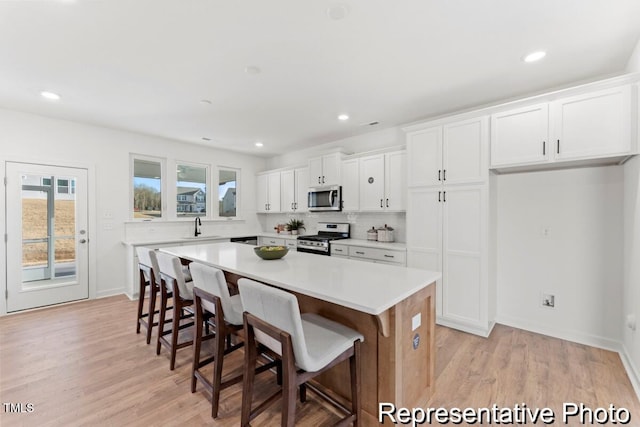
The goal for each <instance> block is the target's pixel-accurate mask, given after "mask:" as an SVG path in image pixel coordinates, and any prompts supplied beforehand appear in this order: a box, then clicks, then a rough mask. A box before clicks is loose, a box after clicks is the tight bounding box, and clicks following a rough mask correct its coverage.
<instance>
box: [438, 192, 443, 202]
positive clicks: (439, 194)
mask: <svg viewBox="0 0 640 427" xmlns="http://www.w3.org/2000/svg"><path fill="white" fill-rule="evenodd" d="M441 201H442V191H438V202H441Z"/></svg>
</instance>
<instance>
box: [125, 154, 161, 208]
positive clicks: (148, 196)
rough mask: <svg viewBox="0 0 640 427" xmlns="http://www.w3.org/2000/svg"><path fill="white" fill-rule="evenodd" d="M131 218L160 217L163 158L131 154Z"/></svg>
mask: <svg viewBox="0 0 640 427" xmlns="http://www.w3.org/2000/svg"><path fill="white" fill-rule="evenodd" d="M132 160H133V162H132V163H133V165H132V170H133V176H132V186H133V204H132V208H133V212H132V217H133V218H139V219H145V220H149V219H153V218H161V217H162V170H163V169H164V168H163V160H162V159H157V158H152V157H138V156H132Z"/></svg>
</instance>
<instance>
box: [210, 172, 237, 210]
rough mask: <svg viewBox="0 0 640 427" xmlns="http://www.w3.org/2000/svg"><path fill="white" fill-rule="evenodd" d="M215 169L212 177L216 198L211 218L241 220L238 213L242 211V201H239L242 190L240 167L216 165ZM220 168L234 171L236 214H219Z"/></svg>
mask: <svg viewBox="0 0 640 427" xmlns="http://www.w3.org/2000/svg"><path fill="white" fill-rule="evenodd" d="M215 170H216V174H215V177H214V182H213V187H214V188H215V195H216V199H215V211H214V212H215V213H214V216H213V218H214V219H217V220H221V221H242V216H241V215H240V213H241V212H242V210H241V207H242V203H241V197H240V194H241V192H242V190H241V176H242V168H238V167H233V166H222V165H217V166H216V168H215ZM222 170H225V171H232V172H235V173H236V216H220V209H219V200H218V197H219V195H218V190H219V187H220V171H222Z"/></svg>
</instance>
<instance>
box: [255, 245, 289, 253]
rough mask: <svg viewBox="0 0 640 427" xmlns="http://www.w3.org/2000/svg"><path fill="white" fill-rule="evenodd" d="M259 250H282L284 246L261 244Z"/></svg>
mask: <svg viewBox="0 0 640 427" xmlns="http://www.w3.org/2000/svg"><path fill="white" fill-rule="evenodd" d="M260 250H261V251H267V252H270V251H282V250H284V246H263V247H261V248H260Z"/></svg>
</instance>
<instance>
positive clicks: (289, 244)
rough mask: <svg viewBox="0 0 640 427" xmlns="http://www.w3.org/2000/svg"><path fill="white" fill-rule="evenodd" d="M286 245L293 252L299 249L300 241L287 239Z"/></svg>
mask: <svg viewBox="0 0 640 427" xmlns="http://www.w3.org/2000/svg"><path fill="white" fill-rule="evenodd" d="M284 245H285V246H286V247H288V248H289V249H291V250H294V249H298V241H297V240H295V239H285V242H284Z"/></svg>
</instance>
